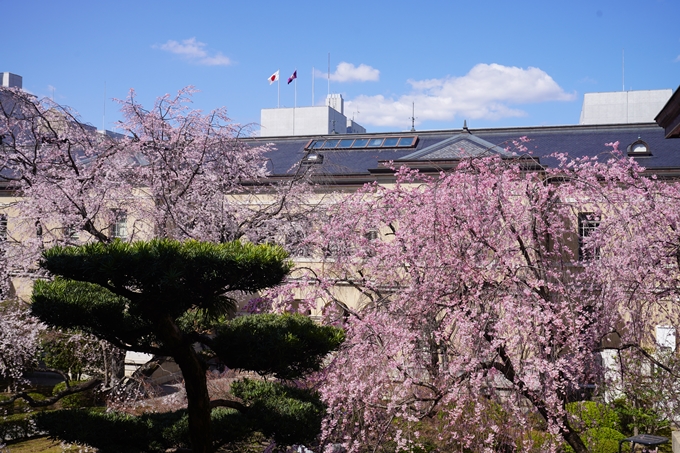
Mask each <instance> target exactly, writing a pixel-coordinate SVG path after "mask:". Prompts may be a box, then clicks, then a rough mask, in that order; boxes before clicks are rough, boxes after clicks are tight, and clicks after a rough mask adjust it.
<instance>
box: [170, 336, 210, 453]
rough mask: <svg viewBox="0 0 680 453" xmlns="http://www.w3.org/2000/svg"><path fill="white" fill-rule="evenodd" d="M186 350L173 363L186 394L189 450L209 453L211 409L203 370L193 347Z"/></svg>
mask: <svg viewBox="0 0 680 453" xmlns="http://www.w3.org/2000/svg"><path fill="white" fill-rule="evenodd" d="M187 349H188V350H186V351H183V352H179V353H178V354H177V355H176V356H175V361H176V362H177V365H179V368H180V369H181V370H182V375H183V377H184V387H185V388H186V392H187V402H188V410H187V412H188V415H189V436H190V438H191V450H192V452H193V453H211V452H212V450H213V446H212V425H211V422H210V410H211V409H210V397H209V395H208V384H207V382H206V377H205V368H204V367H203V364H202V363H201V361H200V359H199V357H198V354H196V351H194V349H193V346H188V348H187Z"/></svg>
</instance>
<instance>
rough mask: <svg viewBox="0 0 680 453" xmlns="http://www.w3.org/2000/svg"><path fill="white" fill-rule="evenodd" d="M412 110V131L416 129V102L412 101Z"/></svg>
mask: <svg viewBox="0 0 680 453" xmlns="http://www.w3.org/2000/svg"><path fill="white" fill-rule="evenodd" d="M411 107H412V109H413V110H412V111H411V132H415V131H416V103H415V102H412V103H411Z"/></svg>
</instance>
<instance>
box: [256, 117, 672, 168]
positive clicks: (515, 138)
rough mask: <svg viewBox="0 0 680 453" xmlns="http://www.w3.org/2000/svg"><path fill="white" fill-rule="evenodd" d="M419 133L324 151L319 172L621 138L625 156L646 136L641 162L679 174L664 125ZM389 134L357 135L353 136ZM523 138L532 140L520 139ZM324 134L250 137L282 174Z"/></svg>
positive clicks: (585, 150)
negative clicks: (402, 141)
mask: <svg viewBox="0 0 680 453" xmlns="http://www.w3.org/2000/svg"><path fill="white" fill-rule="evenodd" d="M414 134H415V135H417V136H418V141H417V143H416V146H415V147H414V148H408V149H403V148H402V149H398V148H392V149H385V148H380V149H343V150H320V152H321V153H322V154H323V156H324V161H323V164H322V165H320V166H319V168H318V169H317V170H316V171H317V173H321V174H325V175H328V176H343V175H345V176H347V175H355V176H359V175H366V176H368V175H369V174H370V173H371V170H374V171H375V170H376V169H380V168H383V169H384V163H385V162H389V161H411V162H413V161H420V162H423V163H425V162H427V161H434V162H441V161H442V160H456V159H460V158H462V157H469V156H478V155H487V154H494V153H495V154H499V155H501V156H508V155H512V153H513V151H517V150H516V149H515V144H521V145H524V146H526V148H527V150H526V153H527V154H530V155H531V156H533V157H536V158H538V159H539V161H540V163H541V164H543V165H547V166H551V165H555V164H556V162H557V161H556V159H554V158H551V157H549V155H550V154H553V153H567V154H569V155H570V156H573V157H583V156H596V155H603V154H608V153H610V152H611V150H612V148H611V147H608V146H606V143H612V142H617V141H618V142H619V149H620V150H621V151H622V152H623V153H624V154H625V152H626V148H627V147H628V146H629V145H630V144H632V143H633V142H635V141H637V140H638V139H641V140H643V141H644V142H645V143H647V145H648V149H649V155H644V156H639V157H635V159H636V160H638V162H639V163H640V164H641V165H642V166H644V167H646V168H647V169H648V170H649V171H651V172H667V173H669V172H671V173H677V174H678V175H679V176H680V140H673V139H666V138H664V130H663V128H661V127H659V126H658V125H657V124H655V123H639V124H615V125H588V126H585V125H574V126H545V127H515V128H498V129H470V130H469V131H468V130H467V129H454V130H441V131H423V132H415V133H410V134H407V135H414ZM389 135H390V134H385V133H376V134H357V135H353V137H354V136H356V137H367V138H371V137H377V136H389ZM391 135H404V134H403V133H401V134H391ZM336 137H337V136H336ZM343 137H349V136H343ZM521 137H526V139H527V140H528V141H527V142H520V138H521ZM323 138H331V136H307V137H267V138H266V139H248V141H249V142H251V143H252V144H264V143H270V144H272V150H271V151H270V152H268V153H267V157H268V159H269V162H270V171H271V172H272V174H274V175H281V176H282V175H286V174H288V173H290V171H291V169H293V168H294V167H295V166H296V165H297V164H299V162H300V160H301V159H302V158H303V157H304V156H305V155H306V154H307V150H306V149H305V146H307V145H308V144H309V143H310V140H314V139H323Z"/></svg>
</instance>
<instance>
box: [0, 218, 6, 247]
mask: <svg viewBox="0 0 680 453" xmlns="http://www.w3.org/2000/svg"><path fill="white" fill-rule="evenodd" d="M6 239H7V214H0V241H4V240H6Z"/></svg>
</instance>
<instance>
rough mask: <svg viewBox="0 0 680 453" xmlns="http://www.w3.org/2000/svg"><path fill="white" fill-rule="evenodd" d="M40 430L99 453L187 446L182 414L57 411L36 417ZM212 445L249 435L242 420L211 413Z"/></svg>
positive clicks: (232, 414)
mask: <svg viewBox="0 0 680 453" xmlns="http://www.w3.org/2000/svg"><path fill="white" fill-rule="evenodd" d="M36 419H37V425H38V427H39V428H40V429H44V430H47V431H49V433H50V435H51V436H53V437H57V438H59V439H61V440H64V441H66V442H71V443H81V444H86V445H90V446H92V447H95V448H97V449H99V451H100V452H101V453H109V452H111V453H118V452H121V451H124V452H130V453H134V452H147V451H148V452H162V451H165V450H167V449H170V448H187V447H188V446H189V424H188V418H187V416H186V412H185V411H177V412H168V413H162V414H144V415H141V416H134V415H129V414H125V413H121V412H101V411H88V410H60V411H54V412H45V413H41V414H39V415H38V416H37V417H36ZM211 420H212V423H213V429H214V430H215V444H216V446H218V445H223V444H226V443H230V442H238V441H240V440H242V439H244V438H246V436H248V435H249V434H250V429H249V426H248V424H247V421H246V420H245V418H244V417H243V416H242V415H241V414H240V413H238V412H237V411H235V410H233V409H225V408H217V409H215V410H213V411H212V413H211Z"/></svg>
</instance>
